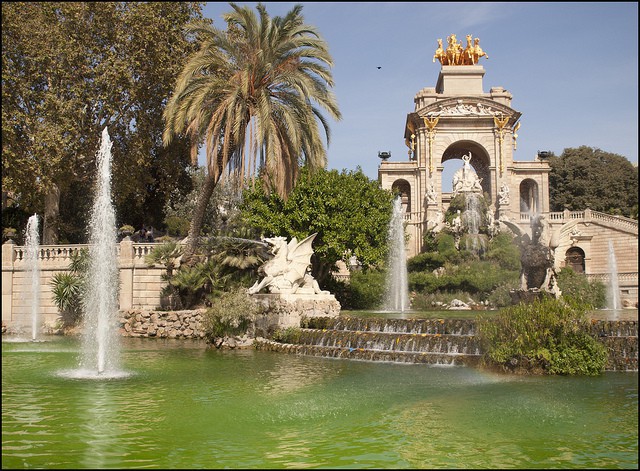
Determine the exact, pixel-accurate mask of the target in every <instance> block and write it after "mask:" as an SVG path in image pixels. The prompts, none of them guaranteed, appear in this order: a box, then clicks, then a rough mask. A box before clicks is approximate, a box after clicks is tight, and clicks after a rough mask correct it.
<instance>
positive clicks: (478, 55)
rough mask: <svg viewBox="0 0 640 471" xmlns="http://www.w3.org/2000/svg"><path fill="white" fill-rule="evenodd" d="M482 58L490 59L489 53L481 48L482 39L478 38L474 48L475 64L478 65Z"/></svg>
mask: <svg viewBox="0 0 640 471" xmlns="http://www.w3.org/2000/svg"><path fill="white" fill-rule="evenodd" d="M481 57H486V58H487V59H488V58H489V56H488V55H487V53H486V52H484V51H483V50H482V48H481V47H480V38H476V39H475V42H474V46H473V63H474V64H477V63H478V61H479V60H480V58H481Z"/></svg>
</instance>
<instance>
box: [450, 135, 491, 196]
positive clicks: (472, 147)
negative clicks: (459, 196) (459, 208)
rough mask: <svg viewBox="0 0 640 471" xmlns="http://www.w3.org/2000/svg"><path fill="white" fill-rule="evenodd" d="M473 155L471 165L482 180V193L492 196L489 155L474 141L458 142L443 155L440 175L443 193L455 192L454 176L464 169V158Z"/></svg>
mask: <svg viewBox="0 0 640 471" xmlns="http://www.w3.org/2000/svg"><path fill="white" fill-rule="evenodd" d="M469 154H471V160H470V161H469V164H471V167H473V170H475V172H476V174H477V175H478V177H479V178H480V185H481V186H482V192H483V193H486V194H488V195H491V170H490V168H489V167H490V165H491V161H490V159H489V154H488V153H487V151H486V150H485V149H484V147H482V146H481V145H480V144H478V143H477V142H474V141H458V142H456V143H454V144H452V145H450V146H449V147H448V148H447V150H445V151H444V153H443V154H442V159H441V165H442V173H441V175H440V178H441V184H442V191H445V192H451V191H452V190H453V175H454V174H455V173H456V171H458V170H459V169H461V168H462V164H463V161H462V156H464V155H469Z"/></svg>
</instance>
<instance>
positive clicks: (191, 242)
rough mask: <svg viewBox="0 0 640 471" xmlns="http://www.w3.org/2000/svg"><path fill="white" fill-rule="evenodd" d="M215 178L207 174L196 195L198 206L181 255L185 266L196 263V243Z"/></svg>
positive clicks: (214, 184)
mask: <svg viewBox="0 0 640 471" xmlns="http://www.w3.org/2000/svg"><path fill="white" fill-rule="evenodd" d="M217 180H218V179H217V178H215V177H213V176H212V175H211V174H210V173H207V176H206V177H205V181H204V185H203V186H202V190H201V191H200V194H199V195H198V204H197V205H196V209H195V211H194V213H193V219H192V220H191V225H190V226H189V235H188V237H187V244H186V245H185V248H184V252H183V255H182V263H184V264H187V265H194V264H195V263H196V261H197V257H195V256H194V255H195V252H196V248H197V247H198V241H199V238H200V231H201V229H202V221H203V220H204V215H205V212H206V210H207V205H208V204H209V200H210V199H211V195H213V190H214V188H215V187H216V183H217Z"/></svg>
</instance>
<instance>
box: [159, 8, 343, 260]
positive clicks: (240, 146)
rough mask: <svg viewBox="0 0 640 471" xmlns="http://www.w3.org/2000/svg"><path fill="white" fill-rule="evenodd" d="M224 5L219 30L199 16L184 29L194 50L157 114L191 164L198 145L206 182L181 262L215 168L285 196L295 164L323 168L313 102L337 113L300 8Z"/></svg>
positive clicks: (323, 54)
mask: <svg viewBox="0 0 640 471" xmlns="http://www.w3.org/2000/svg"><path fill="white" fill-rule="evenodd" d="M230 6H231V7H232V8H233V11H232V12H230V13H227V14H225V15H224V20H225V21H226V23H227V30H226V31H223V30H220V29H217V28H215V27H213V26H212V25H209V24H206V23H202V22H199V23H194V24H192V25H190V26H189V27H188V31H189V32H191V33H193V34H195V35H196V37H197V38H198V40H199V41H200V42H201V44H200V49H199V50H198V51H197V52H196V53H195V54H194V55H193V56H192V57H191V58H190V59H189V60H188V62H187V64H186V65H185V67H184V69H183V71H182V73H181V74H180V76H179V78H178V80H177V82H176V86H175V89H174V93H173V95H172V96H171V98H170V100H169V102H168V104H167V107H166V109H165V111H164V119H165V131H164V135H163V141H164V144H165V145H169V144H170V142H171V140H172V138H173V136H175V135H178V134H186V135H188V136H189V137H190V139H191V143H192V147H191V158H192V162H193V163H194V164H195V163H196V160H197V152H198V148H199V146H200V144H202V143H204V145H205V150H206V159H207V171H208V172H207V179H206V181H205V185H204V187H203V189H202V192H201V193H200V195H199V198H198V204H197V206H196V210H195V212H194V215H193V219H192V221H191V225H190V228H189V236H188V243H187V245H186V247H185V251H184V255H183V260H184V261H185V262H186V263H189V262H190V261H191V259H192V258H193V254H194V252H195V248H196V246H197V241H198V237H199V234H200V228H201V225H202V218H203V216H204V213H205V210H206V207H207V204H208V202H209V199H210V197H211V194H212V192H213V189H214V187H215V185H216V184H217V183H218V181H219V180H220V178H222V177H223V176H224V174H225V173H227V174H230V173H232V172H235V173H236V175H238V176H239V179H238V180H239V181H240V182H244V181H245V178H246V177H254V176H255V175H256V174H259V175H260V176H261V177H262V178H263V179H264V180H265V181H266V182H267V186H268V188H269V190H270V191H276V192H277V193H278V194H280V195H281V196H283V197H285V198H286V196H287V195H288V194H289V191H290V190H291V188H292V187H293V185H294V183H295V181H296V178H297V176H298V172H299V168H300V166H307V167H309V168H310V169H311V170H315V169H320V168H324V167H325V166H326V150H325V147H324V143H323V140H322V137H321V132H320V129H319V125H321V126H322V127H323V129H324V133H325V135H326V139H327V144H328V142H329V137H330V130H329V125H328V123H327V120H326V119H325V118H324V116H323V115H322V113H321V109H320V108H322V109H324V110H325V111H327V112H328V113H329V115H330V116H331V117H333V118H334V119H336V120H339V119H340V118H341V116H340V111H339V110H338V105H337V102H336V99H335V96H334V95H333V93H332V92H331V91H330V87H333V78H332V75H331V71H330V67H332V66H333V61H332V59H331V56H330V55H329V52H328V48H327V45H326V43H325V42H324V40H323V39H322V38H321V37H320V35H319V34H318V33H317V31H316V30H315V28H314V27H312V26H309V25H306V24H304V18H303V17H302V15H301V11H302V6H301V5H296V6H294V7H293V8H292V9H291V11H289V13H287V14H286V16H284V17H278V16H276V17H273V18H272V17H270V16H269V15H268V13H267V11H266V8H265V6H264V5H262V4H258V6H257V7H256V10H257V12H258V15H256V13H255V12H254V11H253V10H251V9H250V8H249V7H239V6H237V5H235V4H234V3H230ZM318 106H319V107H318Z"/></svg>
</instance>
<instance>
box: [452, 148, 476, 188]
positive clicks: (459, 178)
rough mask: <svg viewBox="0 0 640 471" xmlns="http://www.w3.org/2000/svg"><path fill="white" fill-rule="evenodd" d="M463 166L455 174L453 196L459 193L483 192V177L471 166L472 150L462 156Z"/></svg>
mask: <svg viewBox="0 0 640 471" xmlns="http://www.w3.org/2000/svg"><path fill="white" fill-rule="evenodd" d="M462 161H463V164H462V168H461V169H458V170H456V172H455V173H454V174H453V196H456V195H457V194H458V193H461V192H463V193H465V192H469V193H482V185H481V183H482V179H481V178H478V174H477V173H476V171H475V170H474V169H473V167H472V166H471V163H470V162H471V152H469V155H463V156H462Z"/></svg>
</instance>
